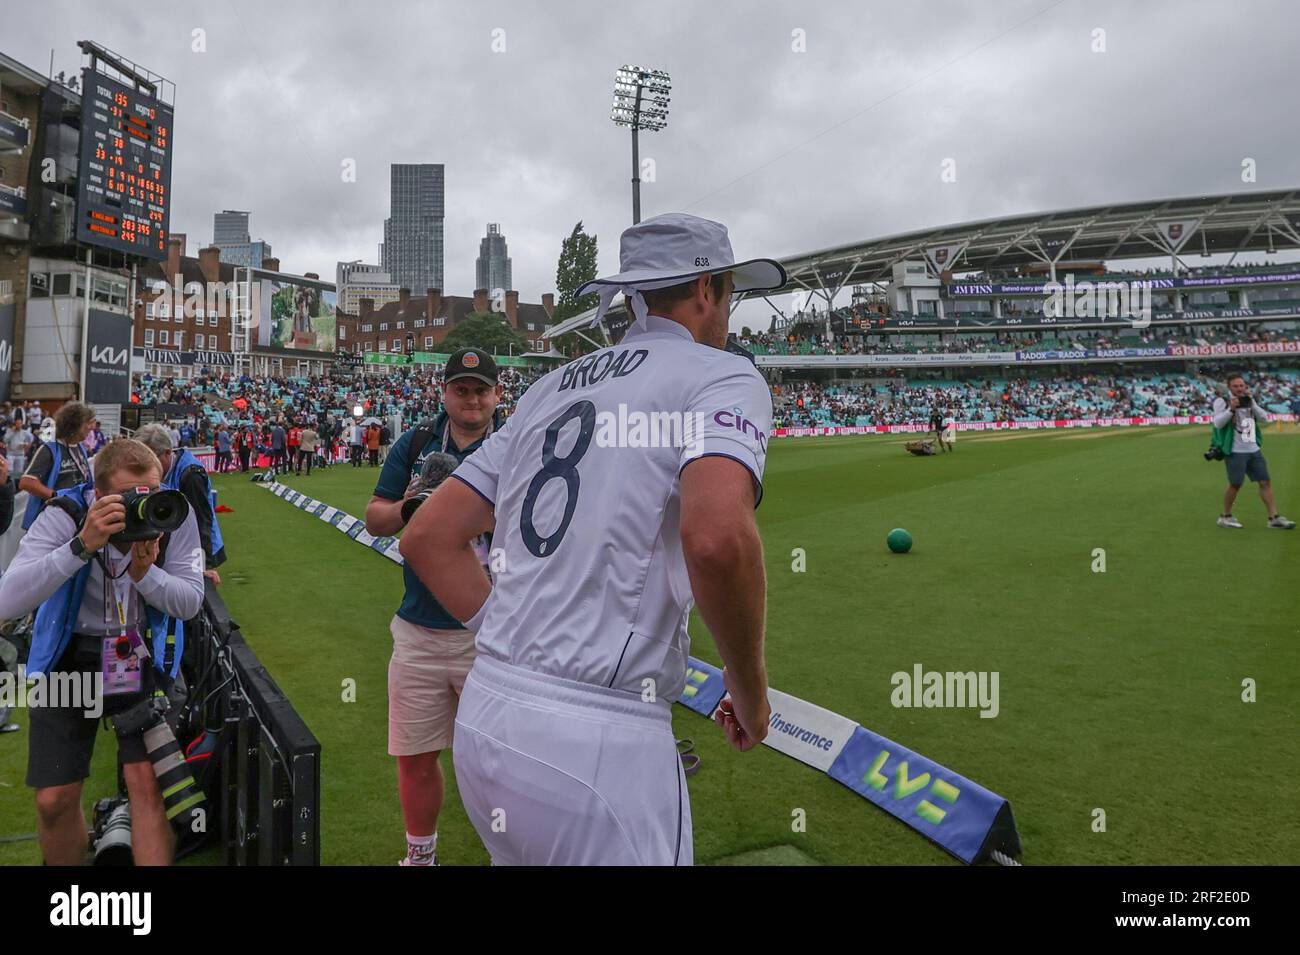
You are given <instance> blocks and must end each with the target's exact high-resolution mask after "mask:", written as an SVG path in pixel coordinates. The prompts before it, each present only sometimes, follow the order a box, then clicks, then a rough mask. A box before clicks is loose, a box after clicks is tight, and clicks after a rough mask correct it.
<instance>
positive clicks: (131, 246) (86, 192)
mask: <svg viewBox="0 0 1300 955" xmlns="http://www.w3.org/2000/svg"><path fill="white" fill-rule="evenodd" d="M81 79H82V84H81V89H82V96H81V163H80V165H79V166H78V170H77V179H78V185H77V241H78V242H88V243H90V244H92V245H99V246H103V247H104V248H108V249H117V250H118V251H119V252H126V253H128V254H130V255H140V256H144V257H146V258H151V259H165V258H166V257H167V236H168V229H169V226H168V222H169V218H170V209H171V172H172V108H171V107H170V106H167V105H165V104H163V103H160V102H158V100H157V99H156V98H154V97H153V96H151V95H149V94H148V93H146V92H144V91H143V90H138V89H134V88H132V87H130V86H126V85H124V84H122V83H119V82H117V81H116V80H113V79H110V78H109V77H107V76H105V75H104V74H103V73H100V72H98V71H95V70H92V69H90V68H86V69H84V70H83V71H82V77H81Z"/></svg>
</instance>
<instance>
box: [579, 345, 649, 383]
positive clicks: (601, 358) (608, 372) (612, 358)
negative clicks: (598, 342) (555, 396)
mask: <svg viewBox="0 0 1300 955" xmlns="http://www.w3.org/2000/svg"><path fill="white" fill-rule="evenodd" d="M649 354H650V352H649V351H647V350H646V349H644V348H637V349H635V350H634V349H631V348H624V349H622V350H621V351H619V352H618V353H617V355H616V354H615V353H614V351H613V350H612V349H610V350H608V351H602V352H598V353H596V354H594V355H588V356H587V357H586V358H583V359H581V360H579V361H576V362H574V363H573V364H571V365H566V366H565V368H564V371H563V373H562V374H561V376H560V387H559V388H557V389H556V391H567V390H568V389H570V388H586V387H587V386H588V385H594V384H598V383H599V382H601V381H604V380H605V379H606V378H608V377H613V378H625V377H627V376H628V375H630V374H632V372H634V371H636V370H637V369H638V368H640V367H641V365H642V363H644V362H645V360H646V357H647V356H648V355H649Z"/></svg>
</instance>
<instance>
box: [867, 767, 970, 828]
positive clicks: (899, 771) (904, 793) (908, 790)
mask: <svg viewBox="0 0 1300 955" xmlns="http://www.w3.org/2000/svg"><path fill="white" fill-rule="evenodd" d="M889 757H890V752H889V750H887V749H882V750H881V751H880V752H879V753H878V754H877V755H876V758H875V759H874V760H872V761H871V765H870V766H869V767H867V771H866V773H865V774H863V776H862V781H863V782H864V783H866V784H867V785H868V786H870V787H871V788H872V789H874V790H875V791H876V792H878V793H882V794H883V795H885V796H890V792H889V777H888V776H887V775H886V774H885V767H886V764H888V762H889ZM893 774H894V791H893V794H892V797H891V798H893V799H906V798H907V797H908V796H911V795H913V794H915V793H918V792H920V791H921V790H923V789H925V787H926V786H929V787H930V792H929V795H931V796H934V797H935V798H936V799H939V800H941V801H943V802H946V803H948V805H950V806H951V805H952V804H953V803H955V802H956V801H957V797H958V796H960V795H961V790H960V789H958V788H957V787H956V786H954V785H953V784H952V783H949V782H946V781H945V780H942V779H938V778H937V777H936V778H934V779H933V780H932V779H931V777H930V774H929V773H922V774H921V775H920V776H909V775H908V773H907V760H905V759H904V760H900V761H899V763H898V765H896V766H895V767H894V769H893ZM916 814H917V815H918V816H920V817H921V818H922V819H924V820H925V821H926V822H931V823H934V824H935V825H936V826H937V825H939V823H941V822H943V820H944V819H945V818H946V817H947V815H948V810H947V809H940V808H939V807H938V806H936V805H935V804H934V803H932V802H930V800H928V799H922V800H921V801H920V802H918V803H917V804H916Z"/></svg>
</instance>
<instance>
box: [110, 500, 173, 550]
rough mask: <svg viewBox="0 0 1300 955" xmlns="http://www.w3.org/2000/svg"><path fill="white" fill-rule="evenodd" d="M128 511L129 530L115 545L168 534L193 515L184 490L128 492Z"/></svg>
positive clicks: (120, 533) (120, 534)
mask: <svg viewBox="0 0 1300 955" xmlns="http://www.w3.org/2000/svg"><path fill="white" fill-rule="evenodd" d="M122 505H123V506H124V507H125V508H126V527H125V528H124V529H122V530H120V531H118V532H117V533H116V534H114V535H113V536H112V537H110V538H109V540H110V541H111V542H112V543H114V544H133V543H135V542H136V541H149V540H153V539H155V538H157V537H162V535H163V534H168V533H170V532H172V531H174V530H176V529H177V528H178V527H180V526H181V525H182V524H183V523H185V516H186V515H187V514H189V512H190V502H189V501H187V500H185V495H184V494H182V493H181V492H180V491H127V492H126V493H125V494H123V495H122Z"/></svg>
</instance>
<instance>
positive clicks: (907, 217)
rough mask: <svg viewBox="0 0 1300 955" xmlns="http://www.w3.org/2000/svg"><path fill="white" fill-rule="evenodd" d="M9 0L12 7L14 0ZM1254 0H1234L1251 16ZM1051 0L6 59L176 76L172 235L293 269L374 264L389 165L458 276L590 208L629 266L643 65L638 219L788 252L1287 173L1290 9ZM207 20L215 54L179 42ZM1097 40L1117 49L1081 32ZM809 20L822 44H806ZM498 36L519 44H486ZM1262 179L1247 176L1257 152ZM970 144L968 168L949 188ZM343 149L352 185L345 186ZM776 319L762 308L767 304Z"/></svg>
mask: <svg viewBox="0 0 1300 955" xmlns="http://www.w3.org/2000/svg"><path fill="white" fill-rule="evenodd" d="M6 5H7V6H9V5H12V4H10V3H9V2H6ZM1247 11H1248V12H1247ZM1226 15H1227V14H1225V8H1224V7H1223V6H1222V5H1221V4H1217V3H1213V2H1208V0H1206V2H1180V0H1169V2H1160V3H1156V2H1153V3H1145V4H1126V3H1122V2H1118V0H1112V2H1102V3H1089V4H1086V5H1085V4H1072V3H1068V2H1066V3H1056V2H1053V0H1036V2H1028V0H1014V2H1008V3H1001V4H989V5H969V4H963V3H934V4H924V5H916V4H895V5H889V6H885V7H880V6H878V5H870V6H869V5H865V4H854V3H848V2H844V3H835V4H829V3H828V4H817V5H802V4H793V3H789V2H779V3H778V2H740V0H734V2H724V3H714V4H708V5H703V6H702V5H700V4H698V3H691V2H685V0H667V2H661V3H657V4H640V3H623V4H621V3H608V2H607V3H601V4H596V3H590V2H582V0H567V2H566V0H552V2H548V3H546V4H533V3H523V2H518V3H515V2H510V3H507V2H487V3H480V4H476V5H473V6H469V5H461V4H449V3H441V4H430V3H415V2H409V3H397V2H394V3H371V4H361V5H353V4H344V3H339V2H334V0H331V2H315V3H307V2H290V3H282V2H276V3H265V2H262V3H253V2H251V0H233V2H228V3H207V4H200V3H195V2H181V3H169V4H167V5H164V6H157V7H155V8H153V10H152V12H151V14H150V16H148V17H141V16H139V15H138V7H136V6H135V5H130V4H127V3H125V2H119V0H105V2H102V3H100V4H98V5H97V6H96V7H95V8H94V13H93V15H92V14H91V13H90V11H89V8H87V7H85V6H84V5H82V4H79V3H75V2H70V0H52V2H47V3H44V4H43V5H42V6H41V15H40V16H11V15H6V16H5V17H4V19H5V22H6V38H5V51H6V52H7V53H9V54H10V55H11V56H14V57H16V58H17V59H19V60H21V61H23V62H25V63H27V64H28V65H29V66H32V67H33V68H36V69H42V70H43V69H44V67H45V66H46V65H47V64H48V60H49V51H50V49H51V48H54V50H55V60H56V70H57V69H72V68H75V67H76V65H77V64H78V57H77V53H76V47H75V42H76V40H78V39H81V38H83V37H85V36H91V37H93V38H94V39H96V40H97V41H99V42H101V43H103V44H104V45H106V46H108V47H110V48H112V49H114V50H117V51H119V52H120V53H122V54H123V55H126V56H129V57H131V58H132V59H134V60H137V61H139V62H141V63H142V64H144V65H146V66H147V67H149V68H150V69H152V70H154V71H155V72H157V73H160V74H162V75H164V76H166V77H168V78H169V79H171V80H173V81H174V82H175V84H176V88H177V98H176V113H177V117H176V136H175V144H176V155H175V162H174V168H173V190H172V191H173V196H174V198H175V203H176V204H175V206H174V210H173V216H174V218H173V229H174V230H175V231H181V232H186V233H188V234H189V236H190V237H191V250H193V248H194V247H195V246H197V245H199V244H204V243H206V242H207V241H209V240H210V239H211V228H212V226H211V222H212V213H213V212H216V211H218V210H220V209H223V208H236V209H248V210H251V211H252V213H253V218H252V227H253V232H254V238H264V239H266V240H268V241H270V242H271V243H272V244H273V246H274V250H275V253H276V254H277V255H278V256H279V258H280V260H281V263H282V265H283V266H284V268H285V269H287V270H290V271H296V272H307V271H314V272H317V273H319V274H321V275H322V276H331V275H333V271H334V264H335V262H336V261H338V260H347V259H356V258H361V259H364V260H366V261H374V260H375V258H376V255H377V252H376V246H377V243H378V242H379V241H380V239H381V238H382V229H383V220H384V218H385V217H386V216H387V214H388V164H389V163H391V162H439V163H443V164H444V165H445V166H446V188H447V194H446V200H447V207H446V225H445V237H446V260H445V269H446V276H447V277H446V281H445V283H444V284H446V285H447V287H448V288H447V291H448V292H452V293H460V294H468V293H469V292H470V290H471V289H472V286H473V284H474V260H475V257H476V256H477V254H478V242H479V239H480V238H481V237H482V235H483V233H484V226H485V224H486V223H488V222H499V223H501V226H502V231H503V232H504V233H505V235H506V238H507V240H508V242H509V251H510V255H511V257H512V259H513V268H514V278H515V283H514V284H515V285H516V286H517V287H518V288H519V290H520V291H521V294H522V296H523V298H524V300H526V301H537V300H538V299H539V298H540V296H541V294H542V293H543V292H545V291H549V290H551V289H552V287H553V285H554V280H555V265H556V259H557V257H558V253H559V246H560V241H561V239H562V238H563V237H564V236H565V235H567V234H568V232H569V230H570V229H571V228H572V226H573V223H574V222H576V221H578V220H579V219H581V220H583V221H584V222H585V223H586V226H587V228H588V229H589V230H590V231H594V232H596V233H598V234H599V236H600V239H601V245H600V267H601V270H602V272H610V271H615V270H616V269H617V264H618V263H617V254H618V235H619V233H620V232H621V231H622V229H623V228H625V227H626V226H627V225H628V224H629V223H630V220H631V198H630V188H631V187H630V182H629V180H630V178H631V158H630V144H629V136H630V134H629V133H628V132H627V131H626V130H623V129H620V128H617V127H615V126H613V124H612V123H611V122H610V120H609V106H610V100H611V92H612V84H613V75H614V71H615V69H616V68H617V67H618V66H619V65H620V64H622V63H625V62H630V63H636V64H639V65H646V66H651V67H657V68H661V69H665V70H667V71H668V72H669V73H670V74H671V75H672V77H673V86H674V88H673V93H672V104H671V116H670V121H669V127H668V129H667V130H665V131H663V132H659V133H653V134H644V135H643V136H642V137H641V148H642V155H643V156H644V157H647V158H651V159H653V160H654V163H655V181H654V182H647V183H645V184H644V185H643V189H642V209H643V215H646V216H649V215H654V214H656V213H659V212H664V211H669V210H676V209H686V210H687V211H691V212H694V213H696V214H699V215H706V216H709V217H711V218H715V219H719V220H721V221H723V222H726V223H727V224H728V226H729V228H730V229H731V230H732V234H733V241H734V245H735V247H736V251H737V253H738V254H740V255H746V256H748V255H760V254H766V255H789V254H795V253H798V252H804V251H807V250H810V249H818V248H825V247H828V246H833V245H837V244H841V243H845V242H851V241H854V240H861V239H867V238H871V237H874V236H880V235H885V234H889V233H893V232H900V231H906V230H911V229H919V228H926V227H930V226H937V225H942V224H945V223H953V222H960V221H966V220H970V219H979V218H987V217H990V216H996V215H1000V214H1013V213H1023V212H1028V211H1037V210H1050V209H1057V208H1069V207H1075V206H1080V205H1090V204H1101V203H1107V202H1122V201H1128V200H1136V199H1142V198H1149V197H1153V196H1173V195H1192V194H1199V193H1210V192H1231V191H1236V190H1246V189H1264V188H1270V187H1279V186H1288V185H1294V184H1296V182H1297V181H1300V149H1298V148H1297V145H1298V143H1297V136H1298V134H1297V131H1296V125H1295V124H1294V123H1293V122H1291V121H1290V117H1289V116H1288V115H1287V114H1285V111H1284V110H1283V109H1282V105H1283V103H1284V102H1285V101H1286V93H1285V91H1286V90H1287V89H1288V88H1289V86H1288V84H1289V82H1290V76H1289V75H1288V74H1289V66H1290V63H1291V61H1292V59H1293V50H1292V49H1291V44H1292V40H1291V34H1290V31H1289V29H1284V28H1281V27H1288V26H1289V25H1290V24H1291V23H1292V22H1293V14H1292V11H1291V8H1290V7H1289V6H1288V5H1287V4H1286V3H1285V2H1283V0H1276V2H1259V3H1253V4H1251V5H1250V6H1249V8H1243V9H1242V10H1238V11H1235V12H1234V13H1233V14H1232V21H1231V24H1230V28H1225V23H1224V18H1225V16H1226ZM196 28H201V29H203V30H205V31H206V43H207V51H206V52H204V53H196V52H193V51H192V49H191V37H192V31H193V30H194V29H196ZM1097 29H1102V30H1104V31H1105V39H1106V52H1104V53H1095V52H1093V50H1092V47H1093V42H1094V41H1093V37H1094V33H1093V31H1094V30H1097ZM795 31H803V33H802V37H803V38H804V40H805V42H806V52H796V51H795V49H793V48H792V46H793V45H795V40H796V38H797V37H798V36H799V35H798V34H796V33H795ZM503 43H504V51H500V48H501V45H502V44H503ZM1246 156H1249V157H1252V158H1254V159H1255V160H1256V162H1257V164H1258V170H1259V180H1258V182H1257V183H1254V184H1249V185H1247V184H1243V183H1242V182H1241V181H1240V164H1241V160H1242V158H1243V157H1246ZM947 158H951V159H952V160H954V162H955V163H956V168H957V181H956V182H955V183H943V182H941V181H940V177H939V172H940V164H941V163H942V162H943V160H944V159H947ZM345 159H352V160H355V163H356V169H357V181H356V182H355V183H348V182H344V181H342V177H341V175H340V172H341V165H340V164H341V163H342V162H343V161H344V160H345ZM763 311H764V312H765V311H766V310H765V309H764V310H763Z"/></svg>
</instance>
